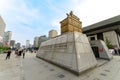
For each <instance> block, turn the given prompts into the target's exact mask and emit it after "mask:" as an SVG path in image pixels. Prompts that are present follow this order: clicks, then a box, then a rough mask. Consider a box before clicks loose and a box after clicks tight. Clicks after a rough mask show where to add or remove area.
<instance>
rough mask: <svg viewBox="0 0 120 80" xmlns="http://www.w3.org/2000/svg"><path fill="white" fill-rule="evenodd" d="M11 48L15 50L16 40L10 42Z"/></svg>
mask: <svg viewBox="0 0 120 80" xmlns="http://www.w3.org/2000/svg"><path fill="white" fill-rule="evenodd" d="M10 47H12V48H15V40H11V41H10Z"/></svg>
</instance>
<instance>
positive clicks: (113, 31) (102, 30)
mask: <svg viewBox="0 0 120 80" xmlns="http://www.w3.org/2000/svg"><path fill="white" fill-rule="evenodd" d="M83 33H85V34H86V35H87V36H88V39H89V41H91V40H103V41H105V42H106V39H108V40H109V41H110V42H111V44H112V45H113V47H114V48H119V47H120V15H118V16H115V17H112V18H109V19H107V20H104V21H101V22H98V23H95V24H92V25H90V26H87V27H84V28H83Z"/></svg>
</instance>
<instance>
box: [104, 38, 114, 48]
mask: <svg viewBox="0 0 120 80" xmlns="http://www.w3.org/2000/svg"><path fill="white" fill-rule="evenodd" d="M105 43H106V46H107V47H108V48H109V49H111V48H113V45H112V44H111V42H110V40H109V39H108V38H107V37H106V40H105Z"/></svg>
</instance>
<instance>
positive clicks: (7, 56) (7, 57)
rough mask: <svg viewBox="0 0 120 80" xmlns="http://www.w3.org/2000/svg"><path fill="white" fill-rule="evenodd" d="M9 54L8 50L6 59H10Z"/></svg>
mask: <svg viewBox="0 0 120 80" xmlns="http://www.w3.org/2000/svg"><path fill="white" fill-rule="evenodd" d="M10 55H11V51H10V50H8V52H7V55H6V60H7V59H10Z"/></svg>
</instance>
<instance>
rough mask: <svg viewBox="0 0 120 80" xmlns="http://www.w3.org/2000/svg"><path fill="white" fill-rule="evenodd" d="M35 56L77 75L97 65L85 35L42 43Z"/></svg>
mask: <svg viewBox="0 0 120 80" xmlns="http://www.w3.org/2000/svg"><path fill="white" fill-rule="evenodd" d="M36 56H37V57H39V58H41V59H44V60H47V61H49V62H52V63H54V64H57V65H59V66H62V67H64V68H66V69H69V70H71V71H74V72H76V73H78V74H79V73H81V72H83V71H85V70H87V69H89V68H92V67H94V66H96V64H97V61H96V59H95V56H94V54H93V51H92V49H91V46H90V44H89V41H88V39H87V37H86V35H85V34H82V33H79V32H68V33H66V34H63V35H61V36H58V37H56V38H53V39H50V40H47V41H45V42H43V43H42V44H41V46H40V48H39V51H38V53H37V55H36Z"/></svg>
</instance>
